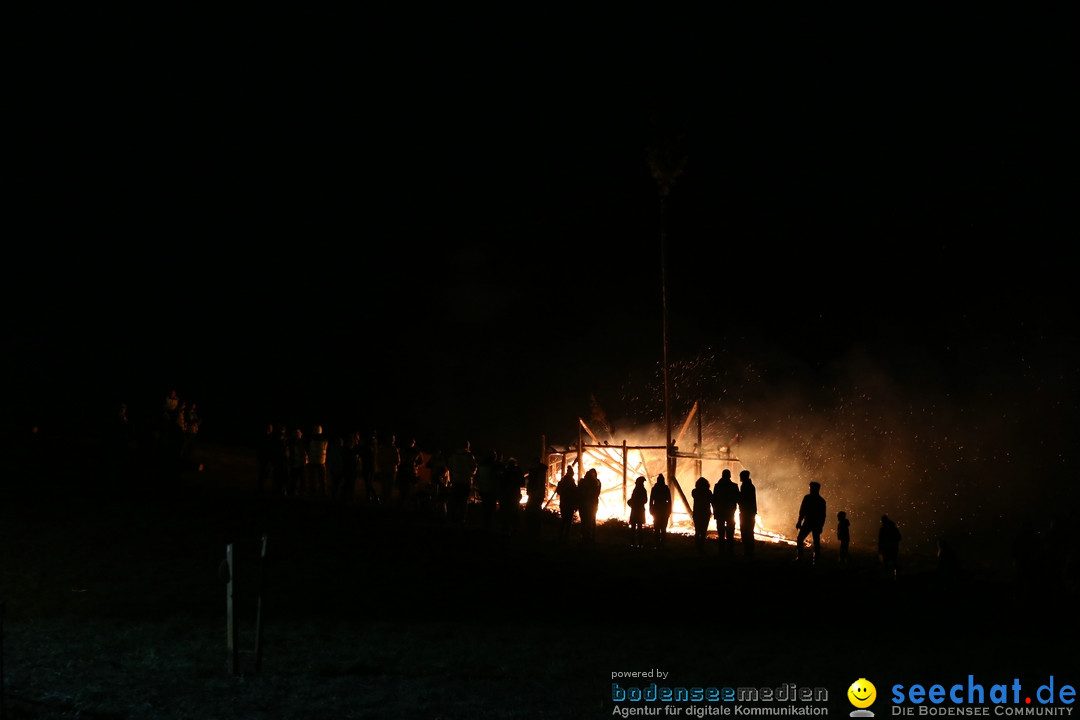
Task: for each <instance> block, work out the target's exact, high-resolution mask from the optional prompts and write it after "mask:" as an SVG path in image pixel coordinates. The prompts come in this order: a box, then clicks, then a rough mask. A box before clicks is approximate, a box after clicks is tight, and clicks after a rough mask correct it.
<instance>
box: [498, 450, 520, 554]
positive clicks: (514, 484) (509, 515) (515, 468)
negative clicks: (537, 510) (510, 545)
mask: <svg viewBox="0 0 1080 720" xmlns="http://www.w3.org/2000/svg"><path fill="white" fill-rule="evenodd" d="M524 486H525V472H524V471H523V470H522V469H521V466H520V465H518V461H517V458H513V457H510V458H507V459H506V462H505V463H504V464H503V466H502V471H501V472H500V473H499V519H500V523H499V524H500V525H501V526H502V532H503V534H504V535H506V536H507V537H513V536H514V535H517V532H518V523H519V522H520V516H521V488H523V487H524Z"/></svg>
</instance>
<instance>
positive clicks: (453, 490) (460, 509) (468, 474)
mask: <svg viewBox="0 0 1080 720" xmlns="http://www.w3.org/2000/svg"><path fill="white" fill-rule="evenodd" d="M446 466H447V470H448V471H449V475H450V494H449V497H448V498H447V501H446V515H447V519H449V521H450V524H452V525H464V524H465V511H466V510H467V509H468V507H469V498H470V497H471V496H472V484H473V478H474V477H475V476H476V456H475V455H473V454H472V445H471V444H470V443H469V442H468V441H466V442H465V445H464V446H462V447H460V448H458V449H457V450H455V451H454V452H453V453H452V454H451V455H450V458H449V459H448V460H447V463H446Z"/></svg>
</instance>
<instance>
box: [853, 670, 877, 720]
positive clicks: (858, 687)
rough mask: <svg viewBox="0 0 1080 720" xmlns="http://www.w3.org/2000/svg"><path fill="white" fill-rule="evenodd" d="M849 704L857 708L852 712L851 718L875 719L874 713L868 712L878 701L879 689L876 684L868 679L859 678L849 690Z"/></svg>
mask: <svg viewBox="0 0 1080 720" xmlns="http://www.w3.org/2000/svg"><path fill="white" fill-rule="evenodd" d="M847 697H848V702H850V703H851V704H852V705H854V706H855V709H854V710H852V711H851V713H850V715H851V717H874V713H873V712H871V711H870V710H867V708H868V707H870V706H871V705H873V704H874V701H875V700H877V688H876V687H874V683H872V682H870V681H869V680H867V679H866V678H859V679H858V680H856V681H855V682H853V683H851V687H849V688H848V690H847Z"/></svg>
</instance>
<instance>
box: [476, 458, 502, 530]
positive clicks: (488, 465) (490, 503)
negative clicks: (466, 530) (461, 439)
mask: <svg viewBox="0 0 1080 720" xmlns="http://www.w3.org/2000/svg"><path fill="white" fill-rule="evenodd" d="M476 493H477V495H479V496H480V526H481V527H482V528H483V530H484V532H490V531H491V530H492V529H493V528H494V527H495V511H496V510H497V509H498V507H499V454H498V453H497V452H496V451H494V450H488V451H487V452H486V453H484V454H483V455H481V456H480V458H479V459H478V460H477V463H476Z"/></svg>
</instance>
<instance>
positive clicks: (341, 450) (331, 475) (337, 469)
mask: <svg viewBox="0 0 1080 720" xmlns="http://www.w3.org/2000/svg"><path fill="white" fill-rule="evenodd" d="M344 472H345V440H344V438H342V437H341V436H340V435H334V436H333V437H331V438H330V439H329V442H327V444H326V488H327V491H326V495H327V497H329V498H330V499H331V500H335V499H337V498H338V497H340V496H341V483H342V474H343V473H344Z"/></svg>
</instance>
